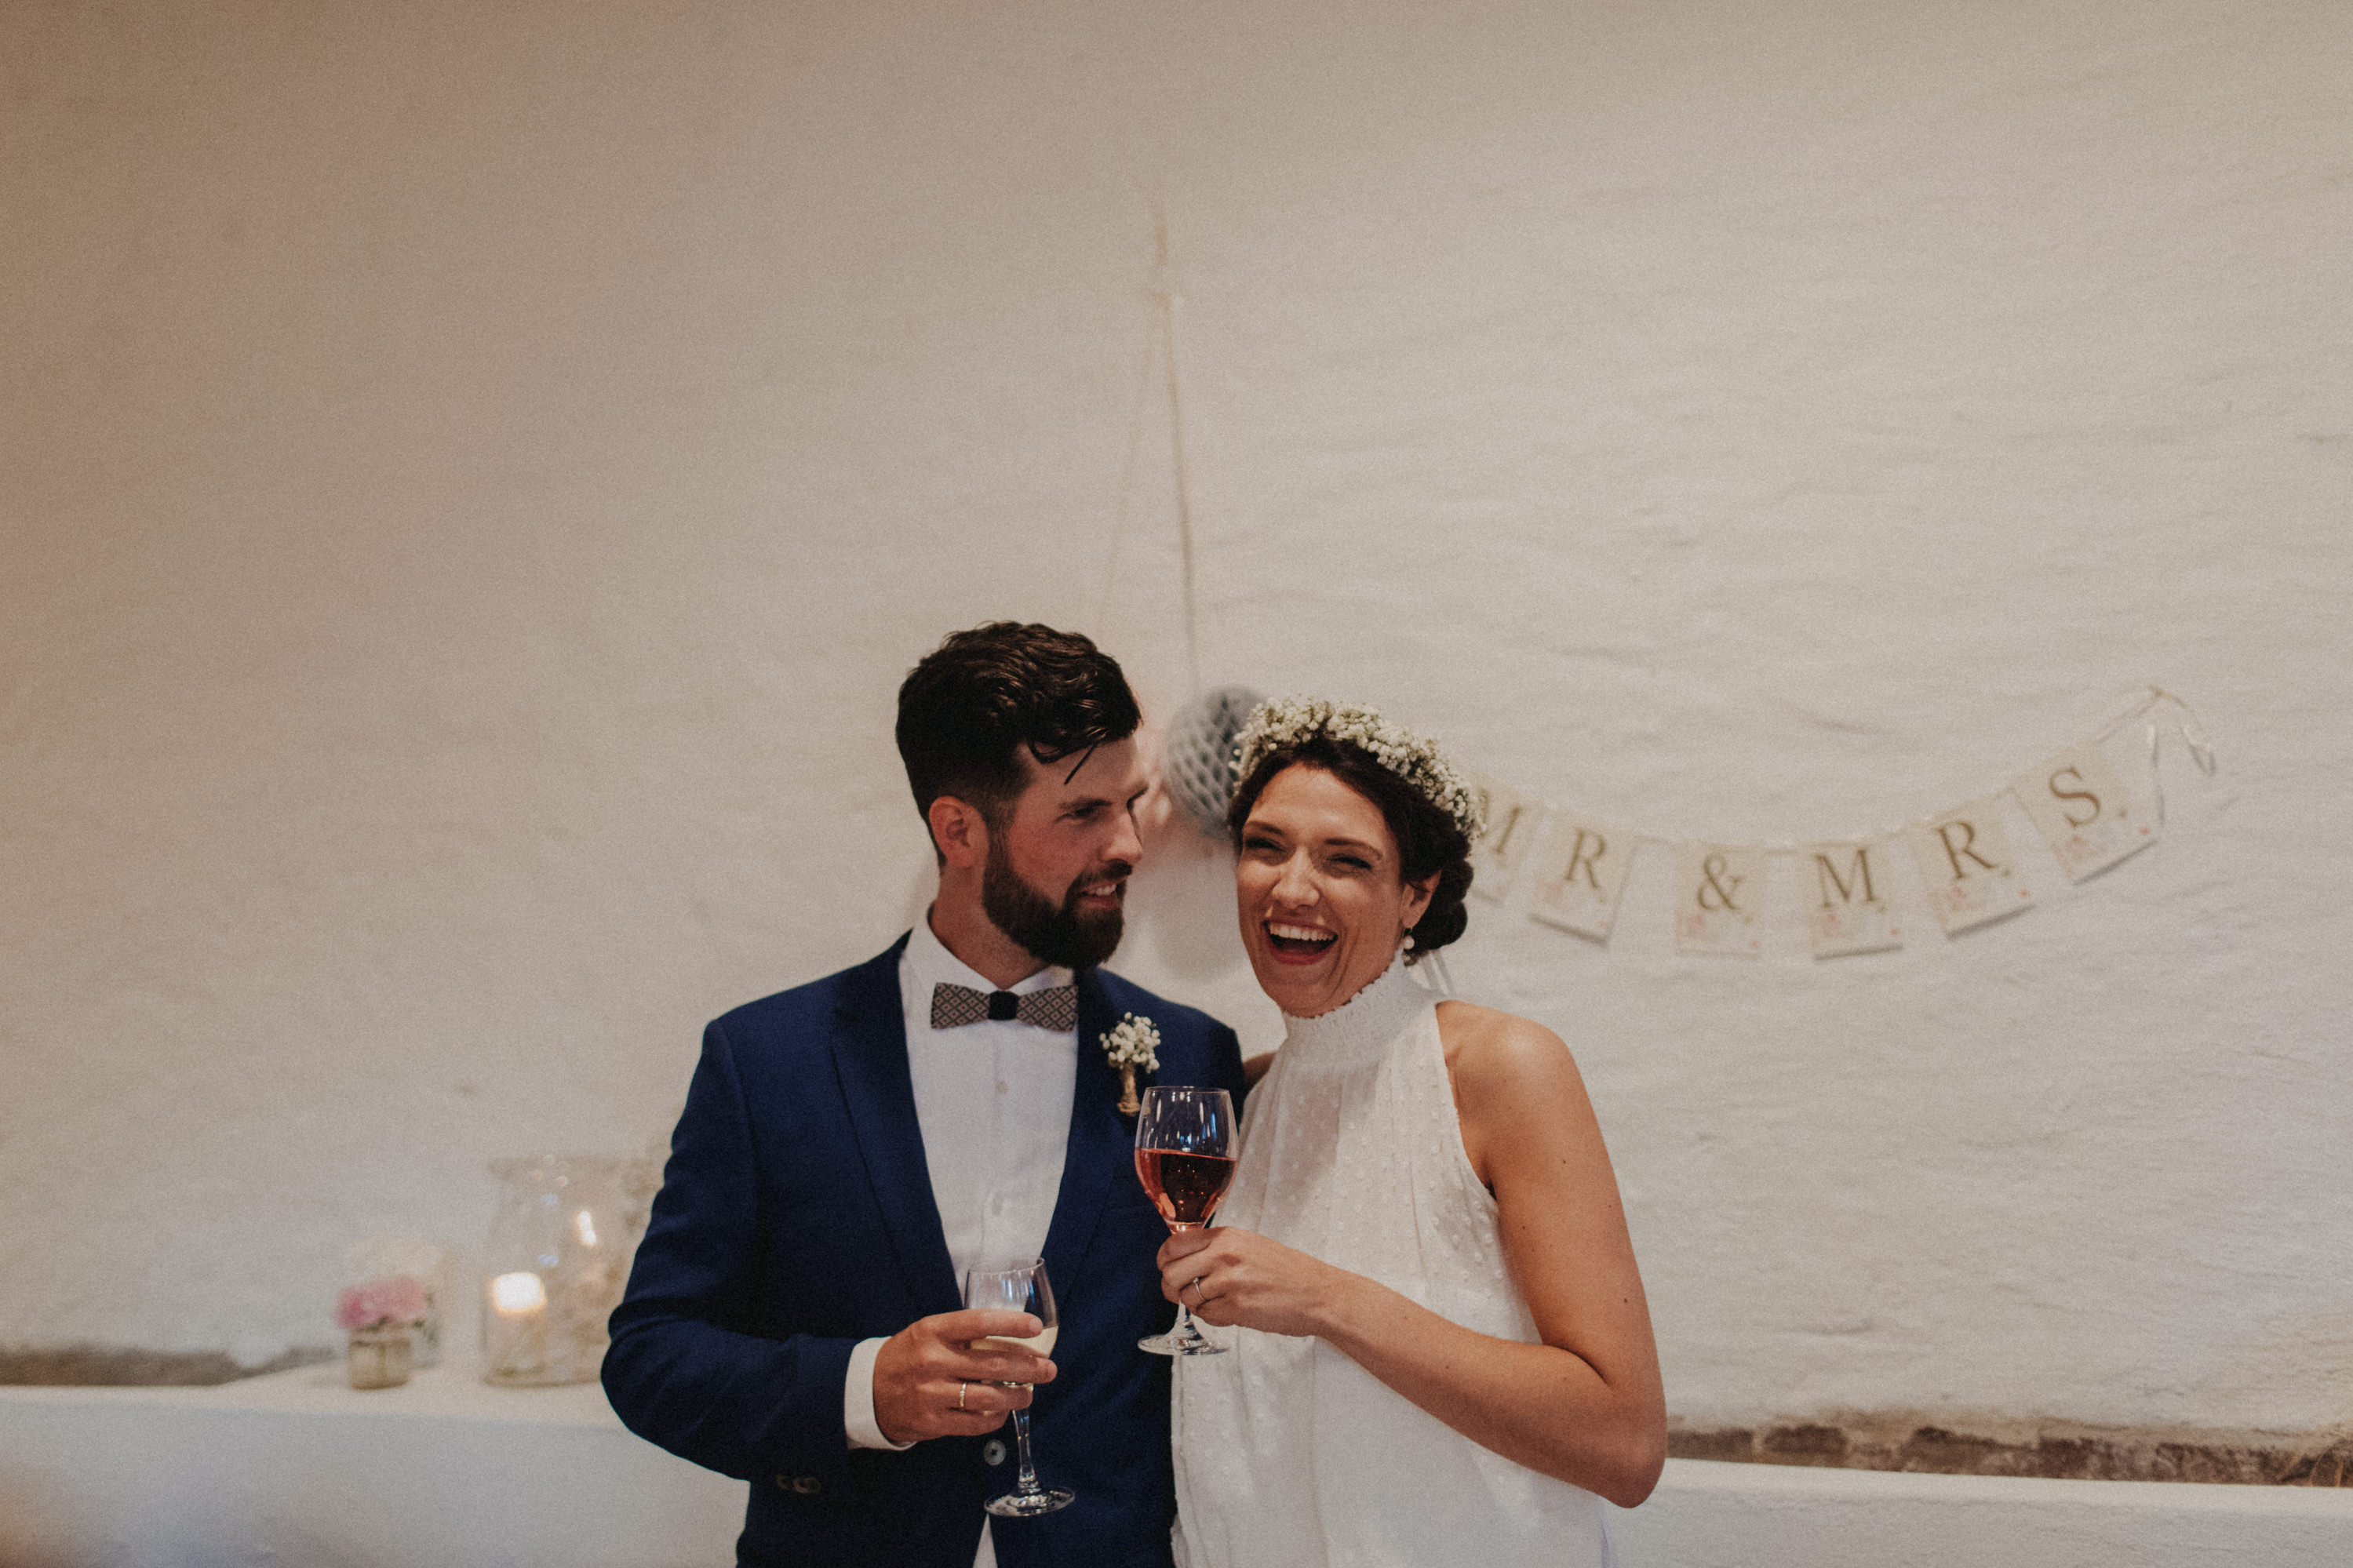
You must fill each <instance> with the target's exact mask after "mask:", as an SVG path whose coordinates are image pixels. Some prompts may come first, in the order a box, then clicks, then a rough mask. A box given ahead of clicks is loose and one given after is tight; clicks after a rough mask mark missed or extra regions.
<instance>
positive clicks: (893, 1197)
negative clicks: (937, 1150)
mask: <svg viewBox="0 0 2353 1568" xmlns="http://www.w3.org/2000/svg"><path fill="white" fill-rule="evenodd" d="M906 945H907V944H906V939H905V938H903V937H902V938H901V939H900V940H899V941H898V942H896V943H894V944H892V948H891V951H890V952H886V953H884V954H883V955H882V956H881V957H880V958H878V959H876V960H874V961H873V962H872V963H868V964H864V965H862V966H860V968H859V969H857V970H856V971H854V972H853V973H852V974H851V976H850V979H849V984H848V985H847V986H846V987H845V990H844V994H843V996H842V998H841V1002H840V1016H841V1024H842V1028H841V1031H840V1033H839V1034H838V1035H836V1036H835V1037H834V1042H833V1059H834V1067H835V1070H836V1071H838V1072H839V1074H840V1075H841V1092H842V1098H843V1100H845V1101H846V1102H847V1103H848V1105H849V1124H850V1126H851V1128H852V1129H853V1130H854V1131H855V1132H856V1134H857V1138H858V1152H859V1154H860V1158H861V1159H863V1160H864V1162H865V1164H866V1179H867V1181H868V1182H869V1183H870V1184H872V1186H873V1189H874V1201H875V1202H876V1203H877V1204H878V1205H881V1210H882V1225H883V1228H884V1229H885V1230H887V1231H888V1232H889V1233H890V1237H891V1248H892V1252H893V1253H895V1254H896V1255H897V1257H898V1259H899V1271H900V1274H901V1275H902V1277H903V1278H904V1279H905V1280H906V1282H907V1289H908V1292H909V1293H910V1294H911V1295H913V1298H914V1300H915V1310H916V1311H917V1313H918V1314H920V1315H923V1316H926V1317H927V1316H929V1315H931V1314H932V1313H934V1312H953V1311H955V1310H956V1309H957V1308H958V1307H960V1306H962V1305H963V1294H962V1292H961V1291H960V1290H959V1289H957V1285H956V1277H955V1264H954V1263H952V1262H950V1261H949V1259H948V1242H947V1234H946V1232H945V1231H944V1229H943V1228H942V1227H941V1225H940V1210H939V1205H938V1204H937V1203H936V1202H935V1201H934V1199H933V1197H932V1173H931V1167H930V1166H929V1165H928V1164H927V1163H925V1162H924V1159H923V1126H922V1124H921V1123H920V1122H918V1121H916V1120H915V1084H914V1079H913V1077H912V1076H911V1075H910V1074H909V1072H908V1070H907V1018H906V1013H905V1010H904V1006H903V1004H902V1001H901V998H900V995H899V954H900V952H901V951H902V949H904V948H905V946H906Z"/></svg>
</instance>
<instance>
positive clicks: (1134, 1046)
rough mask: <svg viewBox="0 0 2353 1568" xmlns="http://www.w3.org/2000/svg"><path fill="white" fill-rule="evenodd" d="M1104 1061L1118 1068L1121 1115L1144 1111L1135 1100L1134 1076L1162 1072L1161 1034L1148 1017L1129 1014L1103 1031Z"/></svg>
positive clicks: (1141, 1105)
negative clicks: (1140, 1073) (1141, 1073)
mask: <svg viewBox="0 0 2353 1568" xmlns="http://www.w3.org/2000/svg"><path fill="white" fill-rule="evenodd" d="M1103 1059H1104V1060H1105V1061H1108V1062H1109V1063H1111V1065H1112V1066H1113V1067H1115V1068H1118V1069H1119V1113H1120V1114H1121V1115H1122V1116H1133V1115H1134V1114H1135V1113H1136V1112H1137V1111H1139V1110H1143V1109H1144V1102H1143V1101H1142V1100H1138V1099H1136V1098H1135V1075H1136V1074H1137V1073H1139V1072H1158V1071H1159V1070H1160V1031H1159V1030H1158V1029H1157V1028H1155V1027H1154V1026H1153V1023H1152V1020H1151V1019H1149V1018H1139V1017H1137V1016H1135V1015H1134V1014H1133V1013H1130V1014H1128V1015H1126V1016H1124V1017H1123V1018H1121V1019H1120V1021H1119V1022H1118V1023H1117V1024H1115V1025H1113V1026H1112V1027H1111V1028H1108V1029H1105V1030H1104V1031H1103Z"/></svg>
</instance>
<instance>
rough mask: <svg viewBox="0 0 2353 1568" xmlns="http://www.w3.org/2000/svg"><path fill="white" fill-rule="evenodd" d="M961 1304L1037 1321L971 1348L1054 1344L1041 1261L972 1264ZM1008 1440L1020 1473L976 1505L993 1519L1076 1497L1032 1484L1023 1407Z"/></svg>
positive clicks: (1050, 1296) (1048, 1347) (1032, 1512)
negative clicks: (1023, 1334) (1020, 1334)
mask: <svg viewBox="0 0 2353 1568" xmlns="http://www.w3.org/2000/svg"><path fill="white" fill-rule="evenodd" d="M964 1304H965V1306H967V1307H976V1308H982V1309H985V1310H990V1311H998V1312H1027V1313H1029V1315H1030V1316H1031V1317H1033V1318H1035V1319H1037V1320H1038V1321H1039V1323H1040V1324H1042V1325H1043V1327H1041V1328H1040V1329H1039V1331H1038V1332H1036V1333H1034V1334H1031V1335H1030V1336H1029V1337H1028V1338H1027V1339H1019V1338H1016V1337H1014V1336H1013V1335H1010V1334H990V1335H987V1336H986V1337H984V1338H981V1339H977V1340H975V1341H973V1342H972V1343H973V1348H974V1349H975V1350H979V1349H982V1348H984V1347H986V1348H987V1349H990V1350H1010V1349H1012V1348H1013V1347H1015V1346H1017V1345H1018V1346H1019V1347H1020V1348H1021V1349H1023V1350H1029V1351H1035V1352H1038V1353H1039V1355H1045V1354H1047V1353H1049V1352H1051V1351H1052V1350H1053V1348H1054V1340H1055V1337H1056V1335H1057V1334H1059V1333H1060V1322H1059V1321H1058V1320H1057V1319H1056V1317H1055V1314H1054V1288H1053V1287H1052V1286H1051V1285H1049V1284H1048V1283H1047V1282H1046V1266H1045V1265H1044V1264H1043V1263H1039V1262H1034V1261H1033V1262H1029V1263H1024V1264H1019V1265H1018V1266H1016V1267H1014V1268H976V1269H974V1270H973V1271H972V1272H971V1273H969V1274H966V1275H965V1277H964ZM999 1386H1001V1387H1005V1388H1023V1387H1027V1386H1028V1384H1019V1383H1008V1384H1000V1385H999ZM1013 1443H1014V1447H1016V1448H1017V1449H1018V1450H1019V1451H1020V1455H1021V1474H1020V1477H1019V1479H1018V1480H1017V1481H1016V1482H1015V1486H1014V1489H1013V1490H1012V1491H1009V1492H1008V1493H1006V1494H1005V1495H1004V1496H1003V1497H999V1498H991V1499H989V1500H988V1501H987V1502H986V1503H983V1504H982V1505H981V1506H982V1507H983V1508H986V1509H987V1510H988V1511H989V1512H991V1513H993V1514H995V1515H997V1517H998V1518H999V1519H1029V1518H1033V1517H1035V1516H1036V1515H1038V1514H1041V1513H1051V1512H1053V1511H1054V1510H1056V1509H1059V1508H1068V1507H1070V1506H1071V1503H1072V1502H1074V1501H1075V1500H1076V1499H1075V1498H1074V1497H1073V1496H1072V1494H1071V1493H1069V1492H1066V1491H1064V1490H1062V1489H1060V1487H1041V1486H1039V1484H1038V1470H1037V1467H1036V1466H1034V1465H1033V1464H1031V1463H1030V1459H1029V1411H1027V1410H1017V1411H1015V1412H1014V1413H1013Z"/></svg>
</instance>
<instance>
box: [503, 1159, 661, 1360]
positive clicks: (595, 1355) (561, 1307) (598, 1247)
mask: <svg viewBox="0 0 2353 1568" xmlns="http://www.w3.org/2000/svg"><path fill="white" fill-rule="evenodd" d="M491 1174H492V1175H494V1176H496V1177H498V1178H499V1183H500V1187H499V1208H498V1215H497V1216H496V1217H495V1218H494V1219H493V1220H492V1221H491V1237H490V1241H489V1243H488V1245H487V1246H485V1247H484V1248H483V1255H482V1381H483V1382H485V1383H495V1384H506V1385H508V1386H536V1385H542V1384H560V1383H586V1382H588V1381H590V1380H591V1379H593V1378H595V1377H596V1371H597V1368H598V1366H599V1365H601V1364H602V1363H603V1362H604V1359H605V1347H606V1343H607V1339H606V1333H605V1320H606V1319H607V1317H609V1316H611V1314H612V1311H613V1309H614V1308H616V1307H617V1306H619V1305H620V1304H621V1292H622V1290H623V1289H625V1288H626V1287H627V1286H628V1282H629V1260H630V1258H632V1257H633V1256H634V1255H635V1254H636V1252H637V1248H638V1238H639V1237H643V1236H644V1235H645V1227H646V1216H647V1214H648V1212H649V1208H650V1205H651V1203H652V1197H653V1194H652V1187H653V1185H654V1184H655V1179H654V1178H653V1177H652V1175H651V1173H650V1172H649V1167H648V1162H646V1161H644V1160H632V1159H624V1158H622V1157H619V1156H617V1155H610V1154H534V1155H528V1156H525V1157H523V1158H521V1159H513V1160H493V1161H491Z"/></svg>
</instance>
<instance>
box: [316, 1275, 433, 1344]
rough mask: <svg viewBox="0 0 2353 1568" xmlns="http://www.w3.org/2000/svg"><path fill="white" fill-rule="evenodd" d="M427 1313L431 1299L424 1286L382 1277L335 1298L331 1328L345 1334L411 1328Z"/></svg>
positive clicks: (406, 1278)
mask: <svg viewBox="0 0 2353 1568" xmlns="http://www.w3.org/2000/svg"><path fill="white" fill-rule="evenodd" d="M431 1309H432V1299H431V1298H430V1297H428V1296H427V1295H426V1293H425V1287H424V1286H422V1285H420V1284H418V1283H417V1281H416V1280H415V1279H411V1278H410V1277H409V1276H407V1275H406V1274H386V1275H383V1276H381V1277H380V1278H377V1279H370V1280H367V1281H365V1282H364V1283H363V1284H358V1285H348V1286H345V1287H344V1288H343V1293H342V1294H340V1295H338V1296H337V1297H336V1298H335V1326H336V1327H337V1328H340V1329H345V1330H355V1329H383V1328H391V1327H395V1326H400V1327H413V1326H415V1325H416V1324H418V1323H421V1322H423V1321H425V1315H426V1313H427V1312H428V1311H429V1310H431Z"/></svg>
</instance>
